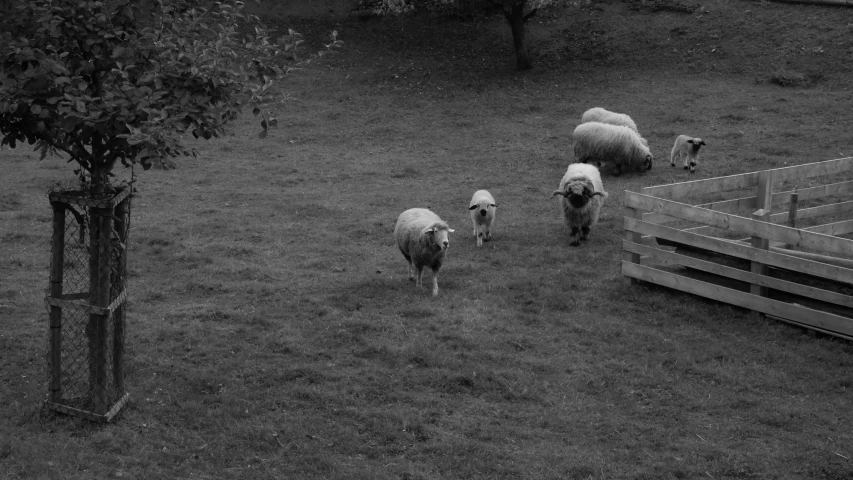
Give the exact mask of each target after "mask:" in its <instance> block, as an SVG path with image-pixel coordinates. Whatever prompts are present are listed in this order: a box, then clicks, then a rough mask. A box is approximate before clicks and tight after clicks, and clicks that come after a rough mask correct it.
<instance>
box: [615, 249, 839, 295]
mask: <svg viewBox="0 0 853 480" xmlns="http://www.w3.org/2000/svg"><path fill="white" fill-rule="evenodd" d="M622 250H623V251H628V252H632V253H637V254H640V255H644V256H646V257H648V260H646V262H648V261H650V260H651V259H659V260H662V261H663V263H665V264H667V265H683V266H685V267H690V268H695V269H697V270H702V271H703V272H708V273H713V274H715V275H720V276H723V277H728V278H732V279H734V280H740V281H742V282H748V283H754V284H758V285H761V286H764V287H769V288H772V289H775V290H779V291H782V292H787V293H793V294H794V295H801V296H804V297H809V298H813V299H815V300H820V301H823V302H829V303H834V304H836V305H841V306H844V307H848V308H853V297H851V296H850V295H844V294H843V293H836V292H832V291H829V290H824V289H821V288H817V287H810V286H808V285H803V284H800V283H796V282H789V281H787V280H782V279H779V278H774V277H767V276H762V275H754V274H753V273H751V272H748V271H746V270H741V269H739V268H733V267H727V266H725V265H721V264H719V263H714V262H708V261H706V260H701V259H698V258H694V257H688V256H687V255H681V254H678V253H676V252H668V251H666V250H660V249H657V248H654V247H649V246H646V245H639V244H636V243H631V242H628V241H627V240H623V241H622Z"/></svg>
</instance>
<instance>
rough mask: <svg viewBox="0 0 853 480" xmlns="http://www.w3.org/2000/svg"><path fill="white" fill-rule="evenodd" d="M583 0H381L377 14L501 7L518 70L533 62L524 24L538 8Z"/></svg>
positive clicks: (488, 10) (482, 9) (498, 9)
mask: <svg viewBox="0 0 853 480" xmlns="http://www.w3.org/2000/svg"><path fill="white" fill-rule="evenodd" d="M580 1H581V0H381V3H380V4H378V5H377V6H376V7H375V8H374V12H375V13H377V14H387V13H395V14H403V13H408V12H411V11H413V10H414V9H415V8H418V7H424V8H428V9H431V10H439V11H444V12H447V11H463V10H472V9H474V10H481V11H485V12H494V11H499V12H501V13H502V14H503V16H504V18H505V19H506V21H507V23H508V24H509V27H510V30H511V31H512V40H513V47H514V48H515V66H516V69H517V70H527V69H529V68H531V67H532V66H533V64H532V62H531V60H530V53H529V51H528V48H527V40H526V38H525V28H524V25H525V24H526V23H527V21H528V20H529V19H530V18H531V17H533V16H534V15H536V12H537V11H538V9H540V8H543V7H547V6H550V5H557V4H566V5H577V4H578V3H579V2H580Z"/></svg>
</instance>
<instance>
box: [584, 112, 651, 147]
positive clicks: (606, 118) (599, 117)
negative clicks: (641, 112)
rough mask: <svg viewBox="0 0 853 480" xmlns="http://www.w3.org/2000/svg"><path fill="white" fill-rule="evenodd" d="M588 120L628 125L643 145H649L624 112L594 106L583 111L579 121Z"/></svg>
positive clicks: (632, 120) (585, 121) (586, 121)
mask: <svg viewBox="0 0 853 480" xmlns="http://www.w3.org/2000/svg"><path fill="white" fill-rule="evenodd" d="M588 122H599V123H607V124H610V125H620V126H623V127H628V128H630V129H631V130H633V131H634V132H636V133H637V135H639V136H640V141H641V142H643V145H645V146H647V147H648V146H649V142H648V141H646V139H645V138H643V136H642V135H640V131H639V130H637V124H636V123H634V119H632V118H631V117H629V116H628V115H627V114H625V113H616V112H611V111H610V110H606V109H604V108H601V107H594V108H590V109H589V110H587V111H585V112H583V116H581V123H588Z"/></svg>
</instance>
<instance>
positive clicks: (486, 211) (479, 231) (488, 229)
mask: <svg viewBox="0 0 853 480" xmlns="http://www.w3.org/2000/svg"><path fill="white" fill-rule="evenodd" d="M497 208H498V206H497V204H495V198H494V197H492V194H491V193H489V192H488V191H486V190H477V191H476V192H474V196H473V197H471V206H470V207H468V210H471V223H473V224H474V237H476V238H477V246H478V247H482V246H483V242H484V241H486V242H488V241H489V240H491V239H492V224H493V223H494V222H495V209H497Z"/></svg>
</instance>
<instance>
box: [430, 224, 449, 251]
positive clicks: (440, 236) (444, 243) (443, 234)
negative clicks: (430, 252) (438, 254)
mask: <svg viewBox="0 0 853 480" xmlns="http://www.w3.org/2000/svg"><path fill="white" fill-rule="evenodd" d="M454 231H455V230H451V229H449V228H441V227H438V226H436V225H433V226H431V227H429V228H428V229H427V230H426V232H425V233H426V235H427V237H428V238H429V239H430V240H431V241H432V245H433V248H434V249H435V250H441V251H443V252H444V251H447V247H449V246H450V235H448V234H449V233H453V232H454Z"/></svg>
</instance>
